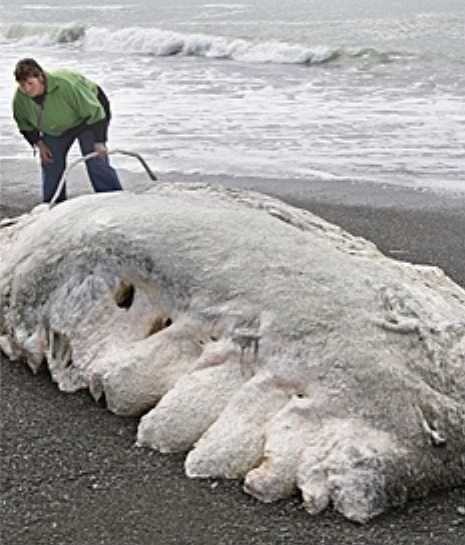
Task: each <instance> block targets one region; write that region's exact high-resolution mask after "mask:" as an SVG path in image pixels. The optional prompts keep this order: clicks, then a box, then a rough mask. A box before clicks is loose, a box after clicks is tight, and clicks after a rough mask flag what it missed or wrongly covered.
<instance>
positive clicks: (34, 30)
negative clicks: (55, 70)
mask: <svg viewBox="0 0 465 545" xmlns="http://www.w3.org/2000/svg"><path fill="white" fill-rule="evenodd" d="M1 34H2V35H3V37H4V38H5V39H6V40H7V41H15V42H21V44H23V45H55V44H65V43H72V42H78V41H80V40H84V38H85V35H86V27H85V25H81V24H78V23H70V24H67V25H46V24H42V23H37V24H34V23H23V24H21V23H15V24H11V25H7V26H6V27H2V28H1Z"/></svg>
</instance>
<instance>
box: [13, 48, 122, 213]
mask: <svg viewBox="0 0 465 545" xmlns="http://www.w3.org/2000/svg"><path fill="white" fill-rule="evenodd" d="M14 76H15V79H16V81H17V83H18V88H17V90H16V93H15V95H14V99H13V116H14V119H15V121H16V124H17V126H18V129H19V131H20V132H21V134H22V135H23V136H24V138H25V139H26V140H27V141H28V142H29V144H30V145H31V146H32V147H33V148H34V150H35V149H38V151H39V155H40V162H41V169H42V190H43V201H44V202H50V201H51V200H52V198H53V195H54V194H55V192H56V190H57V188H58V184H59V182H60V180H61V178H62V176H63V173H64V171H65V168H66V157H67V154H68V151H69V149H70V148H71V146H72V144H73V142H74V141H75V140H76V139H77V140H78V142H79V146H80V148H81V153H82V155H87V154H89V153H91V152H94V151H95V152H97V153H98V156H97V157H95V158H92V159H89V160H88V161H86V167H87V172H88V175H89V178H90V181H91V183H92V186H93V188H94V190H95V191H98V192H103V191H119V190H121V189H122V187H121V184H120V181H119V178H118V174H117V173H116V171H115V170H114V168H113V167H112V166H111V165H110V162H109V159H108V155H107V148H106V142H107V133H108V125H109V122H110V119H111V112H110V104H109V102H108V98H107V97H106V95H105V93H104V92H103V91H102V89H101V88H100V87H99V86H98V85H97V84H96V83H93V82H92V81H90V80H88V79H87V78H85V77H84V76H82V75H80V74H78V73H76V72H72V71H69V70H56V71H53V72H52V71H50V72H49V71H47V72H46V71H44V70H43V69H42V68H41V66H40V65H39V64H38V63H37V62H36V61H35V60H34V59H30V58H28V59H22V60H20V61H19V62H18V63H17V64H16V67H15V71H14ZM65 199H66V187H65V186H64V187H63V190H62V191H61V193H60V195H59V196H58V198H57V200H56V202H60V201H64V200H65Z"/></svg>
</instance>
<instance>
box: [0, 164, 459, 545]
mask: <svg viewBox="0 0 465 545" xmlns="http://www.w3.org/2000/svg"><path fill="white" fill-rule="evenodd" d="M15 168H16V167H15ZM20 168H21V167H20V166H19V167H18V169H20ZM18 172H19V171H18ZM21 172H24V168H22V170H21ZM10 174H11V173H10ZM139 179H140V177H137V176H133V177H132V175H130V174H127V176H126V175H125V179H124V180H123V181H124V183H125V186H126V187H128V186H129V185H130V187H131V188H132V187H133V186H137V183H139V182H138V180H139ZM4 180H5V177H4V178H3V182H2V185H1V186H0V196H1V197H2V200H1V202H0V217H5V215H12V214H14V213H18V212H19V211H21V210H25V209H28V208H30V207H31V206H32V205H33V204H34V203H35V202H38V195H37V194H36V193H34V191H33V190H31V189H30V186H29V185H27V184H26V183H25V185H24V188H23V189H22V190H17V191H16V192H14V191H12V190H10V189H11V188H7V187H5V182H4ZM209 181H218V180H209ZM35 183H37V182H35ZM77 185H78V184H76V187H77ZM142 185H143V184H142ZM142 185H140V187H139V186H137V188H138V189H140V190H142V189H143V188H142ZM226 185H230V186H235V187H247V188H254V189H257V190H262V191H267V192H269V193H271V194H274V195H278V196H280V197H281V198H283V200H287V201H288V202H290V203H292V204H294V205H297V206H301V207H304V208H307V209H309V210H311V211H312V212H315V213H317V214H319V215H320V216H322V217H324V218H326V219H328V220H329V221H332V222H334V223H337V224H339V225H341V226H342V227H344V228H345V229H347V230H348V231H350V232H352V233H353V234H355V235H360V236H364V237H365V238H368V239H369V240H371V241H373V242H375V243H376V244H377V245H378V247H379V248H380V249H381V250H382V251H383V252H384V253H386V254H388V255H391V256H392V257H396V258H400V259H404V260H408V261H411V262H415V263H429V264H432V265H437V266H440V267H441V268H443V269H444V270H445V271H446V272H447V274H449V275H450V276H451V277H452V278H454V280H455V281H456V282H458V283H459V284H461V285H462V286H464V287H465V258H464V256H465V239H464V233H465V195H462V196H459V195H456V196H453V195H452V196H448V197H447V196H438V195H434V194H431V193H428V192H417V191H410V190H404V189H396V188H383V187H381V188H376V187H372V186H363V185H360V184H327V183H324V184H311V185H309V184H306V183H305V182H293V183H290V182H280V181H278V180H270V181H268V182H263V181H259V180H250V179H249V180H228V181H227V184H226ZM81 190H82V191H87V190H88V189H87V188H86V185H85V184H84V185H83V186H82V187H81ZM0 403H1V405H0V414H1V426H2V430H1V431H2V436H1V447H0V449H1V450H0V454H1V480H2V500H1V501H2V515H1V519H2V520H0V524H1V539H0V542H1V543H2V544H4V545H98V544H101V545H103V544H105V545H106V544H108V545H169V544H185V545H188V544H192V545H210V544H211V545H227V544H228V545H229V544H231V545H232V544H234V545H241V544H244V545H246V544H247V545H249V544H250V545H262V544H263V545H264V544H273V545H275V544H276V545H280V544H285V543H286V544H292V545H300V544H302V545H303V544H306V545H309V544H315V545H320V544H321V545H323V544H325V545H326V544H327V545H348V544H358V545H365V544H366V545H390V544H392V545H394V544H395V545H403V544H405V545H415V544H421V545H426V544H428V545H463V544H464V543H465V517H464V516H462V515H460V513H459V511H458V508H459V507H465V488H460V489H456V490H452V491H448V492H443V493H439V492H438V493H437V494H434V495H432V496H430V497H428V498H426V499H422V500H416V501H412V502H410V503H409V504H407V505H406V506H404V507H403V508H401V509H398V510H395V511H391V512H390V513H387V514H385V515H383V516H382V517H379V518H378V519H376V520H374V521H372V522H371V523H369V524H367V525H365V526H359V525H356V524H352V523H349V522H347V521H345V520H343V519H342V517H341V516H339V515H337V514H335V513H333V512H331V511H328V512H326V513H324V514H323V515H320V516H317V517H310V516H309V515H308V514H307V513H306V512H305V511H304V510H303V509H302V507H301V506H300V502H299V500H298V498H295V499H293V500H290V501H282V502H278V503H276V504H272V505H264V504H261V503H259V502H258V501H256V500H254V499H253V498H251V497H249V496H247V495H245V494H244V493H243V492H242V490H241V485H240V483H238V482H225V481H214V480H206V481H201V480H195V481H192V480H189V479H188V478H187V477H185V475H184V473H183V458H184V457H183V456H182V455H169V456H164V455H161V454H159V453H156V452H153V451H150V450H147V449H139V448H136V447H135V446H134V440H135V434H136V426H137V420H135V419H131V418H120V417H116V416H114V415H112V414H110V413H109V412H108V411H106V410H105V409H104V408H103V407H100V406H98V405H96V404H95V403H94V402H93V401H92V400H91V398H90V396H89V394H88V393H87V392H79V393H77V394H73V395H69V394H63V393H60V392H59V391H58V390H57V388H56V386H55V385H54V384H53V383H51V381H50V378H49V376H48V375H47V374H46V373H42V374H40V375H38V376H33V375H32V374H31V372H30V371H29V370H28V369H27V368H26V367H25V366H23V365H22V364H21V363H12V362H9V361H8V360H6V359H5V358H2V359H1V402H0Z"/></svg>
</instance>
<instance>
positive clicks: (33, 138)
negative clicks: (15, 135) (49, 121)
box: [19, 129, 40, 147]
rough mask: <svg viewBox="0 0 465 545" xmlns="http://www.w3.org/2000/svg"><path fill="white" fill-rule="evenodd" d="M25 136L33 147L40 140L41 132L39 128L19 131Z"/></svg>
mask: <svg viewBox="0 0 465 545" xmlns="http://www.w3.org/2000/svg"><path fill="white" fill-rule="evenodd" d="M19 132H20V133H21V134H22V135H23V136H24V138H25V140H26V141H27V142H28V143H29V144H30V146H31V147H35V146H37V144H38V142H39V140H40V133H39V131H38V130H36V129H33V130H30V131H21V130H20V131H19Z"/></svg>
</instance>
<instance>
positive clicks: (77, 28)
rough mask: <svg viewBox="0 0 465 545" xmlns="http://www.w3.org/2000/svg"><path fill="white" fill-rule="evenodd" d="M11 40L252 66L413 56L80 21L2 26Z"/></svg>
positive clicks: (380, 60)
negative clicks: (87, 25)
mask: <svg viewBox="0 0 465 545" xmlns="http://www.w3.org/2000/svg"><path fill="white" fill-rule="evenodd" d="M0 33H1V34H3V37H4V39H6V40H7V41H13V42H20V43H21V44H23V45H42V46H47V45H56V44H70V43H75V44H76V45H80V46H82V47H84V48H85V49H86V50H90V51H107V52H122V53H126V54H128V53H129V54H131V53H132V54H136V55H137V54H138V55H153V56H172V55H179V56H197V57H205V58H212V59H225V60H235V61H239V62H247V63H275V64H301V65H313V64H323V63H328V62H332V61H336V60H344V59H363V60H364V61H371V62H373V63H388V62H395V61H396V60H398V59H399V58H402V57H404V56H406V55H407V53H400V52H395V51H379V50H377V49H374V48H342V47H341V48H338V47H329V46H324V45H322V46H314V47H307V46H304V45H299V44H290V43H287V42H281V41H276V40H270V41H253V40H244V39H234V38H226V37H222V36H212V35H207V34H184V33H179V32H172V31H168V30H162V29H158V28H143V27H130V28H125V29H117V30H109V29H107V28H98V27H89V28H87V27H86V26H85V25H82V24H79V23H71V24H68V25H47V24H29V23H24V24H12V25H9V26H6V27H0Z"/></svg>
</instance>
